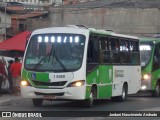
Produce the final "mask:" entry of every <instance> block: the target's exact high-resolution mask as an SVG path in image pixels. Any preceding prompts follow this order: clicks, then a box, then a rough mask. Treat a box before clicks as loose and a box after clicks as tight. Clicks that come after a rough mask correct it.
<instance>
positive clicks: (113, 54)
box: [109, 38, 120, 64]
mask: <svg viewBox="0 0 160 120" xmlns="http://www.w3.org/2000/svg"><path fill="white" fill-rule="evenodd" d="M109 48H110V62H111V63H116V64H120V54H119V39H117V38H109Z"/></svg>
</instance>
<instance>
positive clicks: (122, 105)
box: [0, 94, 160, 120]
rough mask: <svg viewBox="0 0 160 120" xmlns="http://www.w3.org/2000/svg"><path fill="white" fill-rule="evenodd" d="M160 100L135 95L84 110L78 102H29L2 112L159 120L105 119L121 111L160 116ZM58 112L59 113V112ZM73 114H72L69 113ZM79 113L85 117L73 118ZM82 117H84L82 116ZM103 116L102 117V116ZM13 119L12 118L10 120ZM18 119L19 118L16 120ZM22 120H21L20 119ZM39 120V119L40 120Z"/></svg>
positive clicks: (156, 118)
mask: <svg viewBox="0 0 160 120" xmlns="http://www.w3.org/2000/svg"><path fill="white" fill-rule="evenodd" d="M159 103H160V98H155V97H151V95H149V94H147V95H142V94H140V95H134V96H129V97H128V100H127V101H125V102H112V101H111V100H109V99H108V100H98V101H96V102H95V104H94V106H93V107H92V108H84V107H82V106H81V104H79V103H76V102H70V101H44V103H43V105H42V106H41V107H34V106H33V105H32V101H31V100H28V101H26V102H24V103H22V102H21V103H20V104H13V105H10V106H3V107H0V111H18V112H19V111H20V112H25V111H36V112H37V111H38V112H42V111H46V113H50V114H57V113H58V115H57V116H58V118H57V117H54V118H51V117H46V118H42V119H46V120H49V119H56V120H57V119H58V120H61V119H76V120H85V119H86V120H97V119H99V120H105V119H107V120H108V119H109V120H110V119H112V120H114V119H116V120H121V119H122V120H125V119H126V120H128V119H134V120H135V119H136V120H137V119H140V120H141V119H142V120H143V119H145V120H150V119H154V120H158V119H160V117H159V118H158V117H104V114H105V112H106V113H109V112H112V113H118V112H119V111H121V112H122V113H123V112H125V111H131V112H133V113H134V111H136V112H139V111H142V112H148V111H151V112H155V111H159V112H158V114H160V104H159ZM57 111H58V112H57ZM86 111H87V112H88V117H86V113H87V112H86ZM100 111H103V112H102V114H100V115H98V116H96V117H95V116H94V115H96V114H97V113H98V112H100ZM68 112H71V113H68ZM77 113H85V117H84V116H83V114H78V115H79V117H74V118H73V117H71V116H72V114H74V115H75V114H77ZM90 113H93V116H92V115H91V116H90ZM67 114H70V115H69V117H66V115H67ZM81 115H82V116H81ZM101 115H102V116H101ZM8 119H11V118H8ZM16 119H17V118H16ZM18 119H20V118H18ZM25 119H26V120H28V119H32V118H23V120H25ZM38 119H39V118H37V120H38ZM0 120H6V118H0Z"/></svg>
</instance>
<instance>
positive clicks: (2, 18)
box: [0, 11, 11, 42]
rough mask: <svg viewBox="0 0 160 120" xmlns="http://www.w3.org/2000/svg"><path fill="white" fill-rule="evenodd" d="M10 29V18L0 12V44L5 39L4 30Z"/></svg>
mask: <svg viewBox="0 0 160 120" xmlns="http://www.w3.org/2000/svg"><path fill="white" fill-rule="evenodd" d="M10 27H11V16H10V15H9V14H8V13H6V14H5V12H2V11H0V42H1V41H2V40H4V39H5V35H6V32H7V31H6V29H7V28H10Z"/></svg>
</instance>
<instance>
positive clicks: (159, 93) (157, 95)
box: [152, 83, 160, 97]
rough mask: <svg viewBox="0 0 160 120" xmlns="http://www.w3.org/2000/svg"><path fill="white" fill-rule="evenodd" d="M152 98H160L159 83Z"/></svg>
mask: <svg viewBox="0 0 160 120" xmlns="http://www.w3.org/2000/svg"><path fill="white" fill-rule="evenodd" d="M152 96H154V97H159V96H160V84H159V83H157V84H156V87H155V90H154V91H153V92H152Z"/></svg>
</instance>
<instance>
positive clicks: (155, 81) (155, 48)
mask: <svg viewBox="0 0 160 120" xmlns="http://www.w3.org/2000/svg"><path fill="white" fill-rule="evenodd" d="M140 51H141V66H142V68H141V70H142V87H141V90H142V91H149V92H151V93H152V95H153V96H160V38H148V37H141V38H140Z"/></svg>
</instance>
